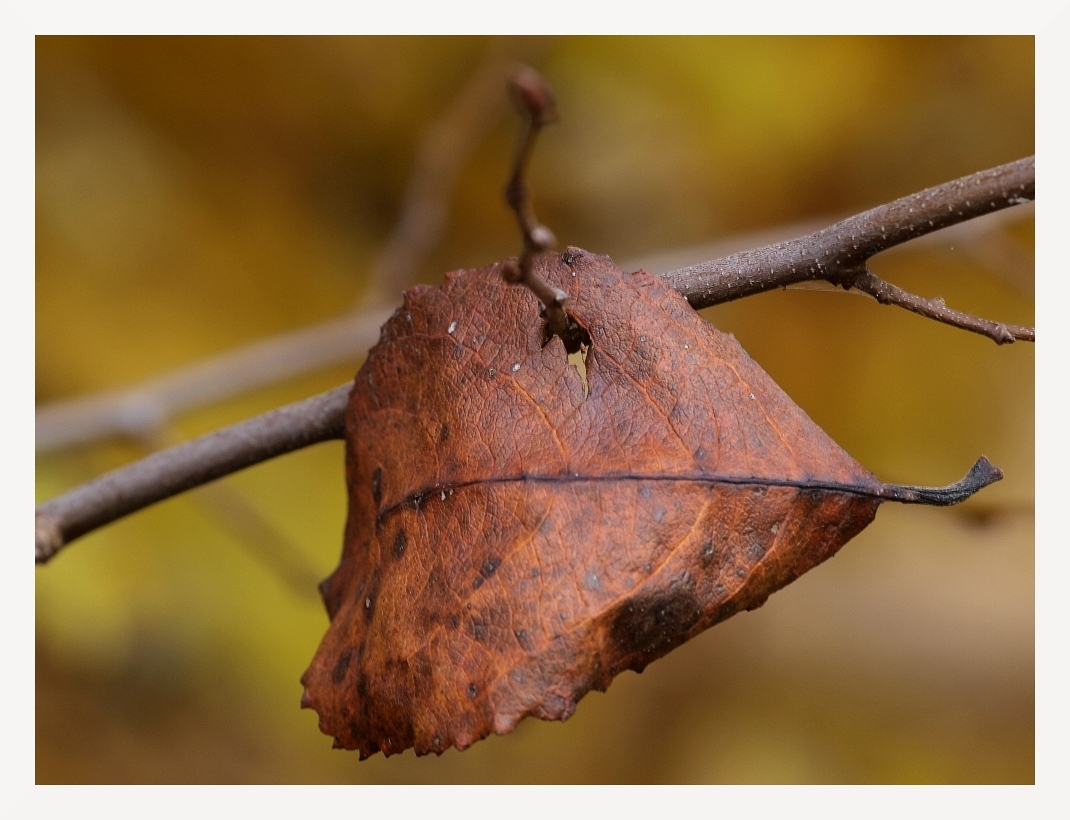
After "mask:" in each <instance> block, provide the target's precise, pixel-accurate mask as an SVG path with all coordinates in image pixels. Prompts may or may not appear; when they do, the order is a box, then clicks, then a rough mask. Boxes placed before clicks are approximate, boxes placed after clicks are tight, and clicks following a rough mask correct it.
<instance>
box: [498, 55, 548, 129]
mask: <svg viewBox="0 0 1070 820" xmlns="http://www.w3.org/2000/svg"><path fill="white" fill-rule="evenodd" d="M509 97H510V99H511V101H512V103H513V107H514V108H516V110H517V113H518V114H520V115H521V116H522V117H528V118H530V119H531V121H532V123H533V124H534V125H535V126H536V127H537V128H541V127H542V126H544V125H549V124H550V123H551V122H554V121H555V120H556V119H557V101H556V100H554V92H553V91H551V90H550V85H549V83H547V82H546V80H544V79H543V78H542V75H541V74H539V72H538V71H536V70H535V69H534V68H532V67H531V66H526V65H520V66H517V67H516V69H515V70H514V71H513V75H512V76H511V77H510V78H509Z"/></svg>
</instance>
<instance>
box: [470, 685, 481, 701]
mask: <svg viewBox="0 0 1070 820" xmlns="http://www.w3.org/2000/svg"><path fill="white" fill-rule="evenodd" d="M478 691H479V690H478V689H477V688H476V685H475V684H474V683H470V684H468V697H470V698H474V697H475V696H476V693H477V692H478Z"/></svg>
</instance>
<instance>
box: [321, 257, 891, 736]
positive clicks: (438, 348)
mask: <svg viewBox="0 0 1070 820" xmlns="http://www.w3.org/2000/svg"><path fill="white" fill-rule="evenodd" d="M538 270H539V273H540V274H541V275H542V276H544V277H545V278H546V279H547V281H548V282H550V284H551V285H553V286H555V287H559V288H562V289H563V290H565V291H567V292H568V293H569V295H570V297H571V301H570V303H569V312H570V314H571V315H572V316H573V318H574V319H575V320H576V321H577V322H579V323H580V324H581V325H582V326H583V327H584V328H585V329H586V330H587V331H588V333H589V334H590V337H591V341H592V347H591V349H590V352H589V354H588V357H587V361H586V366H587V380H588V385H589V395H587V396H586V397H585V395H584V393H585V391H584V385H583V381H582V378H581V377H580V375H579V374H578V373H577V371H576V369H575V368H573V367H571V366H569V365H568V364H567V363H566V354H565V351H564V348H563V346H562V344H561V342H560V340H558V339H556V338H555V339H553V340H552V341H551V342H550V344H548V345H545V346H544V345H543V341H544V339H543V328H542V327H540V325H541V324H542V323H541V322H539V321H537V320H536V318H535V317H536V315H537V303H536V302H535V299H534V297H533V296H532V295H531V294H530V293H529V292H528V291H526V290H524V289H522V288H513V287H510V286H508V285H506V284H504V283H502V281H501V278H500V275H499V273H500V266H492V267H489V268H484V269H481V270H474V271H460V272H455V273H451V274H449V275H447V277H446V281H445V283H444V284H443V285H442V286H441V287H440V288H428V287H419V288H414V289H412V290H410V291H409V292H408V293H407V294H406V296H405V303H404V305H403V307H402V308H401V309H399V310H398V312H397V313H396V314H395V315H394V316H393V317H392V318H391V319H390V321H389V322H388V323H387V324H386V325H385V326H384V328H383V332H382V336H381V339H380V342H379V344H378V345H377V346H376V347H375V348H374V349H373V350H372V352H371V353H370V354H369V357H368V360H367V362H366V363H365V365H364V366H363V367H362V368H361V370H360V372H359V373H358V374H357V377H356V380H355V383H354V388H353V393H352V397H351V400H350V406H349V410H348V414H347V430H346V440H347V464H346V475H347V482H348V486H349V503H350V507H349V518H348V522H347V525H346V532H345V546H344V551H343V556H342V562H341V564H340V566H339V567H338V569H337V570H336V571H335V573H334V574H333V575H332V576H331V577H330V578H329V579H328V580H327V581H326V582H324V584H323V587H322V589H323V595H324V600H325V602H326V604H327V608H328V612H329V614H330V616H331V624H330V627H329V629H328V631H327V634H326V636H325V638H324V640H323V642H322V644H321V646H320V648H319V650H318V652H317V653H316V656H315V658H314V660H313V662H312V665H311V667H310V668H309V670H308V671H307V672H306V674H305V677H304V678H303V682H304V683H305V686H306V692H305V696H304V700H303V703H304V704H305V705H307V706H311V707H312V708H315V709H316V711H317V712H318V713H319V715H320V727H321V728H322V729H323V731H324V732H326V733H328V734H330V735H332V736H334V738H335V743H336V745H338V746H341V747H344V748H349V749H354V748H355V749H359V750H360V753H361V755H362V757H363V756H367V755H370V754H374V753H375V752H377V751H382V752H384V753H386V754H394V753H398V752H401V751H403V750H404V749H406V748H409V747H414V748H415V750H416V752H417V754H425V753H428V752H438V753H441V752H442V751H443V750H445V749H446V748H448V747H450V746H456V747H458V748H465V747H466V746H468V745H470V744H471V743H473V742H474V741H476V740H478V739H480V738H482V737H485V736H486V735H487V734H489V733H491V732H497V733H499V734H502V733H505V732H509V731H511V730H512V729H513V727H515V725H516V724H517V722H518V721H519V720H520V719H521V718H523V717H524V716H526V715H535V716H537V717H541V718H545V719H564V718H567V717H568V716H569V715H571V714H572V712H573V710H574V709H575V705H576V702H577V701H578V700H579V699H580V698H581V697H582V696H583V695H584V694H585V693H586V692H588V691H589V690H591V689H600V690H604V689H605V688H606V687H607V686H608V685H609V683H610V681H611V680H612V679H613V677H614V676H615V675H617V674H618V673H619V672H621V671H623V670H624V669H635V670H642V669H643V668H644V667H645V666H646V665H647V664H648V663H649V662H650V661H652V660H654V659H656V658H658V657H660V656H662V655H664V654H665V653H666V652H668V651H669V650H671V649H672V648H673V647H675V646H678V645H679V644H680V643H682V642H684V641H686V640H687V639H688V638H690V637H692V636H694V635H695V634H697V633H698V632H701V631H702V630H704V629H706V628H708V627H710V626H712V625H713V624H715V623H717V622H718V621H721V620H723V619H725V618H727V617H728V616H730V615H732V614H734V613H735V612H738V611H740V610H742V609H753V608H755V607H757V606H760V605H761V604H762V603H763V602H764V601H765V599H766V598H767V597H768V596H769V595H770V594H771V593H772V592H774V591H776V590H777V589H779V588H781V587H783V586H784V585H785V584H787V583H790V582H791V581H792V580H794V579H795V578H797V577H798V576H799V575H801V574H802V573H804V572H806V571H807V570H808V569H810V568H811V567H813V566H815V565H816V564H818V563H820V562H821V561H824V560H825V559H826V558H828V557H830V556H831V555H832V554H834V553H835V552H836V551H837V550H838V549H839V548H840V547H841V546H842V545H843V544H844V543H846V541H848V540H849V539H850V538H851V537H853V536H854V535H855V534H856V533H858V532H859V531H860V530H861V529H862V528H863V527H865V526H866V525H867V524H868V523H869V522H870V521H871V520H872V518H873V516H874V514H875V512H876V509H877V506H878V504H879V503H880V500H881V497H882V495H884V494H885V493H886V492H887V490H888V488H887V487H886V486H885V485H882V484H881V483H880V482H879V481H877V479H876V478H875V477H874V476H872V475H871V474H870V473H869V472H868V471H866V470H865V469H864V468H863V467H861V466H860V465H859V464H857V463H856V462H855V461H854V460H853V459H851V458H850V457H849V456H848V455H847V454H846V453H845V452H843V450H841V449H840V448H839V447H838V446H837V445H836V444H835V443H834V442H833V441H832V440H831V439H830V438H829V437H828V436H827V435H825V433H823V432H822V431H821V430H820V429H819V428H818V427H817V426H816V425H815V424H814V423H813V422H812V421H811V420H810V419H809V418H808V417H807V416H806V414H805V413H803V411H802V410H801V409H799V408H798V407H797V406H796V405H794V404H793V403H792V402H791V400H790V399H789V398H788V397H787V396H786V395H785V394H784V393H783V391H781V390H780V388H778V387H777V386H776V384H774V383H773V381H772V380H771V379H770V378H769V377H768V376H767V375H766V374H765V373H764V371H762V369H761V368H760V367H759V366H758V365H757V364H756V363H755V362H754V361H753V360H751V359H750V357H748V356H747V354H746V353H745V352H744V351H743V350H742V348H741V347H740V346H739V344H738V343H737V342H736V341H735V339H734V338H732V337H731V336H729V335H726V334H723V333H720V332H719V331H717V330H715V329H714V328H712V327H711V326H710V325H709V324H708V323H706V322H705V321H704V320H703V319H702V318H701V317H699V316H698V315H697V314H695V312H694V311H693V310H692V309H691V308H690V307H689V306H688V304H687V302H686V301H685V300H684V299H683V298H682V297H680V296H679V295H678V294H677V293H676V292H675V291H673V290H671V289H670V288H669V287H667V286H666V285H664V284H663V283H662V282H661V281H660V280H658V279H657V278H655V277H652V276H649V275H648V274H646V273H645V272H639V273H636V274H626V273H623V272H621V271H620V270H619V269H617V268H616V267H615V266H614V265H613V263H612V262H611V261H610V260H609V259H608V258H606V257H596V256H592V255H589V254H586V253H585V252H583V251H580V250H578V249H574V248H570V249H569V250H568V251H566V252H565V253H564V254H562V255H560V256H558V255H543V256H542V257H540V259H539V261H538Z"/></svg>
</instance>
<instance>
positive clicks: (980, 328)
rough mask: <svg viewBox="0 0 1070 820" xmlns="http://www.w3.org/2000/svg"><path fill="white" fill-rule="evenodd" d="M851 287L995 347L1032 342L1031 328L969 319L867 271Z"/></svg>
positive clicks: (941, 302)
mask: <svg viewBox="0 0 1070 820" xmlns="http://www.w3.org/2000/svg"><path fill="white" fill-rule="evenodd" d="M851 287H852V288H854V289H856V290H860V291H862V292H863V293H866V294H869V295H870V296H872V297H873V298H874V299H876V300H877V301H878V302H880V303H881V304H882V305H898V306H899V307H901V308H906V309H907V310H909V311H912V312H914V313H917V314H918V315H920V316H925V317H926V318H928V319H934V320H936V321H937V322H943V323H944V324H946V325H951V326H952V327H957V328H960V329H962V330H969V331H971V332H972V333H980V334H981V335H982V336H987V337H988V338H989V339H991V340H992V341H994V342H995V343H996V344H999V345H1004V344H1010V343H1011V342H1014V341H1022V342H1035V341H1036V331H1035V330H1034V329H1033V328H1031V327H1022V326H1021V325H1005V324H1003V323H1002V322H993V321H991V320H989V319H982V318H980V317H978V316H971V315H970V314H968V313H962V312H961V311H958V310H952V309H951V308H949V307H948V306H947V305H945V304H944V300H943V299H940V298H937V299H923V298H922V297H920V296H915V295H914V294H913V293H907V292H906V291H905V290H903V289H902V288H897V287H896V286H895V285H893V284H890V283H888V282H885V281H884V280H883V279H881V278H880V277H879V276H876V275H875V274H873V273H872V272H871V271H869V270H865V271H863V272H862V273H860V274H859V275H858V276H857V277H855V279H854V280H852V282H851Z"/></svg>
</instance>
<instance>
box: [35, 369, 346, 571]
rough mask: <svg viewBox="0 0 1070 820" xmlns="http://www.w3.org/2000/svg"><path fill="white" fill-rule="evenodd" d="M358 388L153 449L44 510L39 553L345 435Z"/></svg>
mask: <svg viewBox="0 0 1070 820" xmlns="http://www.w3.org/2000/svg"><path fill="white" fill-rule="evenodd" d="M351 389H352V386H351V385H348V384H346V385H342V386H341V387H337V388H335V389H334V390H331V391H329V392H327V393H321V394H320V395H318V396H314V397H313V398H311V399H307V400H305V401H302V402H297V403H296V404H290V405H287V406H285V407H280V408H279V409H277V410H271V411H270V412H267V413H264V414H263V415H260V416H256V417H255V418H251V419H249V420H248V421H243V422H241V423H240V424H235V425H234V426H232V427H225V428H223V429H222V430H217V431H216V432H214V433H208V434H207V435H204V436H201V437H200V438H196V439H193V440H192V441H188V442H186V443H185V444H180V445H179V446H177V447H172V448H171V449H169V450H161V451H160V452H158V453H153V454H152V455H151V456H148V457H147V458H143V459H142V460H141V461H137V462H134V463H133V464H130V465H128V466H126V467H121V468H120V469H118V470H113V471H112V472H110V473H106V474H105V475H102V476H100V478H97V479H94V480H93V481H90V482H89V483H87V484H83V485H82V486H80V487H76V488H75V489H73V490H71V491H70V492H67V493H64V494H63V495H61V496H58V497H56V498H53V499H52V500H50V501H47V502H45V503H44V504H42V505H41V506H40V507H38V508H37V515H36V527H35V539H34V540H35V558H36V561H37V563H39V564H40V563H44V562H45V561H47V560H48V559H50V558H51V557H52V556H53V555H55V554H56V553H57V552H58V551H59V550H60V549H62V548H63V546H64V545H66V544H68V543H70V542H71V541H72V540H74V539H75V538H77V537H78V536H80V535H84V534H85V533H87V532H90V531H91V530H95V529H96V528H98V527H102V526H104V525H105V524H108V523H110V522H112V521H115V520H116V519H118V518H122V517H123V516H126V515H129V514H130V513H132V512H136V511H137V510H140V509H142V508H143V507H147V506H149V505H150V504H155V503H156V502H157V501H163V500H164V499H165V498H170V497H171V496H173V495H177V494H178V493H181V492H184V491H185V490H189V489H192V488H193V487H198V486H200V485H202V484H207V483H208V482H209V481H214V480H215V479H217V478H221V477H222V476H225V475H229V474H231V473H236V472H238V471H239V470H242V469H244V468H246V467H249V466H251V465H253V464H259V463H260V462H262V461H267V460H268V459H272V458H275V457H276V456H281V455H283V454H284V453H290V452H293V451H294V450H300V449H302V448H303V447H308V446H309V445H312V444H318V443H319V442H321V441H329V440H330V439H340V438H344V436H345V427H344V419H345V407H346V404H347V403H348V401H349V392H350V390H351Z"/></svg>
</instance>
